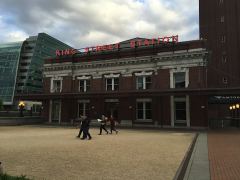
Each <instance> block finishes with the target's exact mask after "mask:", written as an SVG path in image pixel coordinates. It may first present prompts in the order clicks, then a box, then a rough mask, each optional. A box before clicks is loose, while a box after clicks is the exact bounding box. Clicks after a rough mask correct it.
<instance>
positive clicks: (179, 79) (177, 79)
mask: <svg viewBox="0 0 240 180" xmlns="http://www.w3.org/2000/svg"><path fill="white" fill-rule="evenodd" d="M173 78H174V88H185V87H186V84H185V72H176V73H174V74H173Z"/></svg>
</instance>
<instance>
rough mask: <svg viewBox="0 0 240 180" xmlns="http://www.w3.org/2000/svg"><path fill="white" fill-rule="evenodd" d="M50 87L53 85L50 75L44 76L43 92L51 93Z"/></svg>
mask: <svg viewBox="0 0 240 180" xmlns="http://www.w3.org/2000/svg"><path fill="white" fill-rule="evenodd" d="M50 87H51V78H49V77H45V78H43V92H44V93H49V92H50Z"/></svg>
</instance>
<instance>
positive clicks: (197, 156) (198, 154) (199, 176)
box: [184, 133, 210, 180]
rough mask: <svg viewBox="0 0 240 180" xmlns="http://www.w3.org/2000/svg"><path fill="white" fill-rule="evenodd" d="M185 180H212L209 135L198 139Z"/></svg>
mask: <svg viewBox="0 0 240 180" xmlns="http://www.w3.org/2000/svg"><path fill="white" fill-rule="evenodd" d="M184 180H210V173H209V161H208V145H207V133H200V134H199V136H198V138H197V141H196V144H195V147H194V149H193V152H192V156H191V159H190V161H189V164H188V168H187V171H186V174H185V177H184Z"/></svg>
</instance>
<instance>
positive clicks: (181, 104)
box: [174, 96, 187, 126]
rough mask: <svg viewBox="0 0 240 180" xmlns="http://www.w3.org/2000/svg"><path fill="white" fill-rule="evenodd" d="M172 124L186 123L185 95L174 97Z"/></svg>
mask: <svg viewBox="0 0 240 180" xmlns="http://www.w3.org/2000/svg"><path fill="white" fill-rule="evenodd" d="M174 124H175V126H186V125H187V103H186V97H185V96H183V97H174Z"/></svg>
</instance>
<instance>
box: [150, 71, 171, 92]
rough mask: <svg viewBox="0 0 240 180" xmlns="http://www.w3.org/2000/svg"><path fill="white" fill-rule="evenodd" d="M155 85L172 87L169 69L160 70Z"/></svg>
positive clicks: (159, 87) (156, 86) (155, 86)
mask: <svg viewBox="0 0 240 180" xmlns="http://www.w3.org/2000/svg"><path fill="white" fill-rule="evenodd" d="M153 86H154V88H156V89H169V88H170V73H169V69H161V70H158V74H157V75H156V76H155V78H154V85H153Z"/></svg>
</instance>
